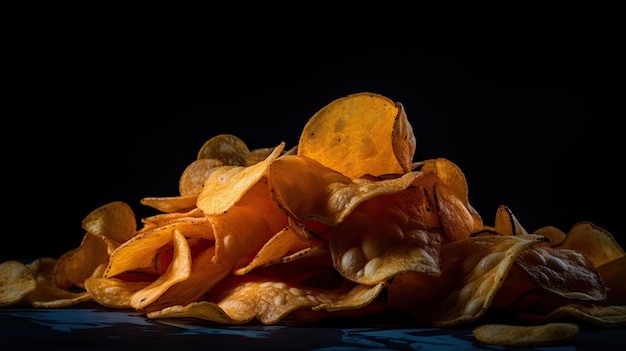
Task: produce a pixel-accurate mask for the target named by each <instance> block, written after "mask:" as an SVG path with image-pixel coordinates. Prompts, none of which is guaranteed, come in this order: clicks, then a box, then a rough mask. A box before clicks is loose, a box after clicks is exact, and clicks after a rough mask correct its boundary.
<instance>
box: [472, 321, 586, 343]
mask: <svg viewBox="0 0 626 351" xmlns="http://www.w3.org/2000/svg"><path fill="white" fill-rule="evenodd" d="M579 329H580V328H579V327H578V325H576V324H574V323H548V324H544V325H531V326H522V325H509V324H484V325H481V326H478V327H476V328H474V330H473V331H472V334H474V337H475V338H476V340H478V341H481V342H484V343H487V344H491V345H500V346H509V347H540V346H552V345H559V344H566V343H571V342H572V341H574V339H575V338H576V336H578V332H579Z"/></svg>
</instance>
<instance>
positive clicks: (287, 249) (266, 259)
mask: <svg viewBox="0 0 626 351" xmlns="http://www.w3.org/2000/svg"><path fill="white" fill-rule="evenodd" d="M308 247H310V246H309V245H308V244H307V243H306V242H305V241H303V240H302V239H301V238H300V237H299V236H298V235H297V234H296V233H295V232H294V231H293V230H292V227H291V226H287V227H285V228H284V229H282V230H280V231H279V232H277V233H276V234H274V236H272V237H271V238H270V239H269V240H268V241H267V242H266V243H265V244H263V247H262V248H261V249H260V250H259V251H258V252H257V254H256V255H255V256H254V259H253V260H252V261H250V263H249V264H248V265H247V266H245V267H241V268H239V269H237V270H235V271H234V272H233V274H235V275H242V274H247V273H250V271H252V270H253V269H255V268H257V267H261V266H264V265H270V264H272V263H275V262H282V260H283V258H285V256H286V255H287V254H289V253H294V252H299V251H301V250H304V249H306V248H308Z"/></svg>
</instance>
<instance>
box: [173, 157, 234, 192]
mask: <svg viewBox="0 0 626 351" xmlns="http://www.w3.org/2000/svg"><path fill="white" fill-rule="evenodd" d="M223 165H224V162H222V161H220V160H218V159H215V158H199V159H197V160H195V161H193V162H191V163H190V164H189V165H188V166H187V167H186V168H185V170H184V171H183V174H182V175H181V176H180V179H179V181H178V191H179V192H180V195H181V196H183V197H185V196H187V195H197V194H200V192H201V191H202V186H203V185H204V181H205V180H206V179H207V178H208V176H209V174H211V173H212V172H213V171H214V170H215V169H216V168H217V167H221V166H223Z"/></svg>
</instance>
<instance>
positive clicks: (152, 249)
mask: <svg viewBox="0 0 626 351" xmlns="http://www.w3.org/2000/svg"><path fill="white" fill-rule="evenodd" d="M174 230H178V231H180V232H181V233H184V235H186V236H187V238H192V237H196V238H205V239H207V240H213V239H214V237H213V232H212V226H211V225H210V224H209V223H208V222H205V223H203V224H201V225H198V224H197V223H194V222H190V221H182V222H174V223H171V224H168V225H165V226H163V227H158V228H156V229H153V230H150V231H148V232H144V233H140V234H137V235H135V236H134V237H133V238H131V239H130V240H128V241H127V242H125V243H124V244H122V245H121V246H120V247H118V248H117V249H116V250H115V251H114V252H113V253H111V256H110V258H109V265H108V267H107V269H106V272H105V274H104V277H105V278H112V277H115V276H116V275H118V274H121V273H124V272H127V271H131V270H134V269H138V268H147V267H148V268H150V267H152V268H154V267H156V266H157V257H158V253H159V249H161V248H163V247H164V246H166V245H168V244H170V243H171V242H172V232H173V231H174Z"/></svg>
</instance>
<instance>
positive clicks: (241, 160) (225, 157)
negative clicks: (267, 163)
mask: <svg viewBox="0 0 626 351" xmlns="http://www.w3.org/2000/svg"><path fill="white" fill-rule="evenodd" d="M248 153H250V149H249V148H248V145H246V143H245V142H244V141H243V140H241V139H240V138H239V137H237V136H235V135H232V134H219V135H216V136H214V137H212V138H211V139H209V140H207V141H206V142H205V143H204V145H202V147H201V148H200V151H198V157H197V158H199V159H200V158H214V159H218V160H220V161H222V162H223V163H224V164H225V165H230V166H245V165H246V155H248Z"/></svg>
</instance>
